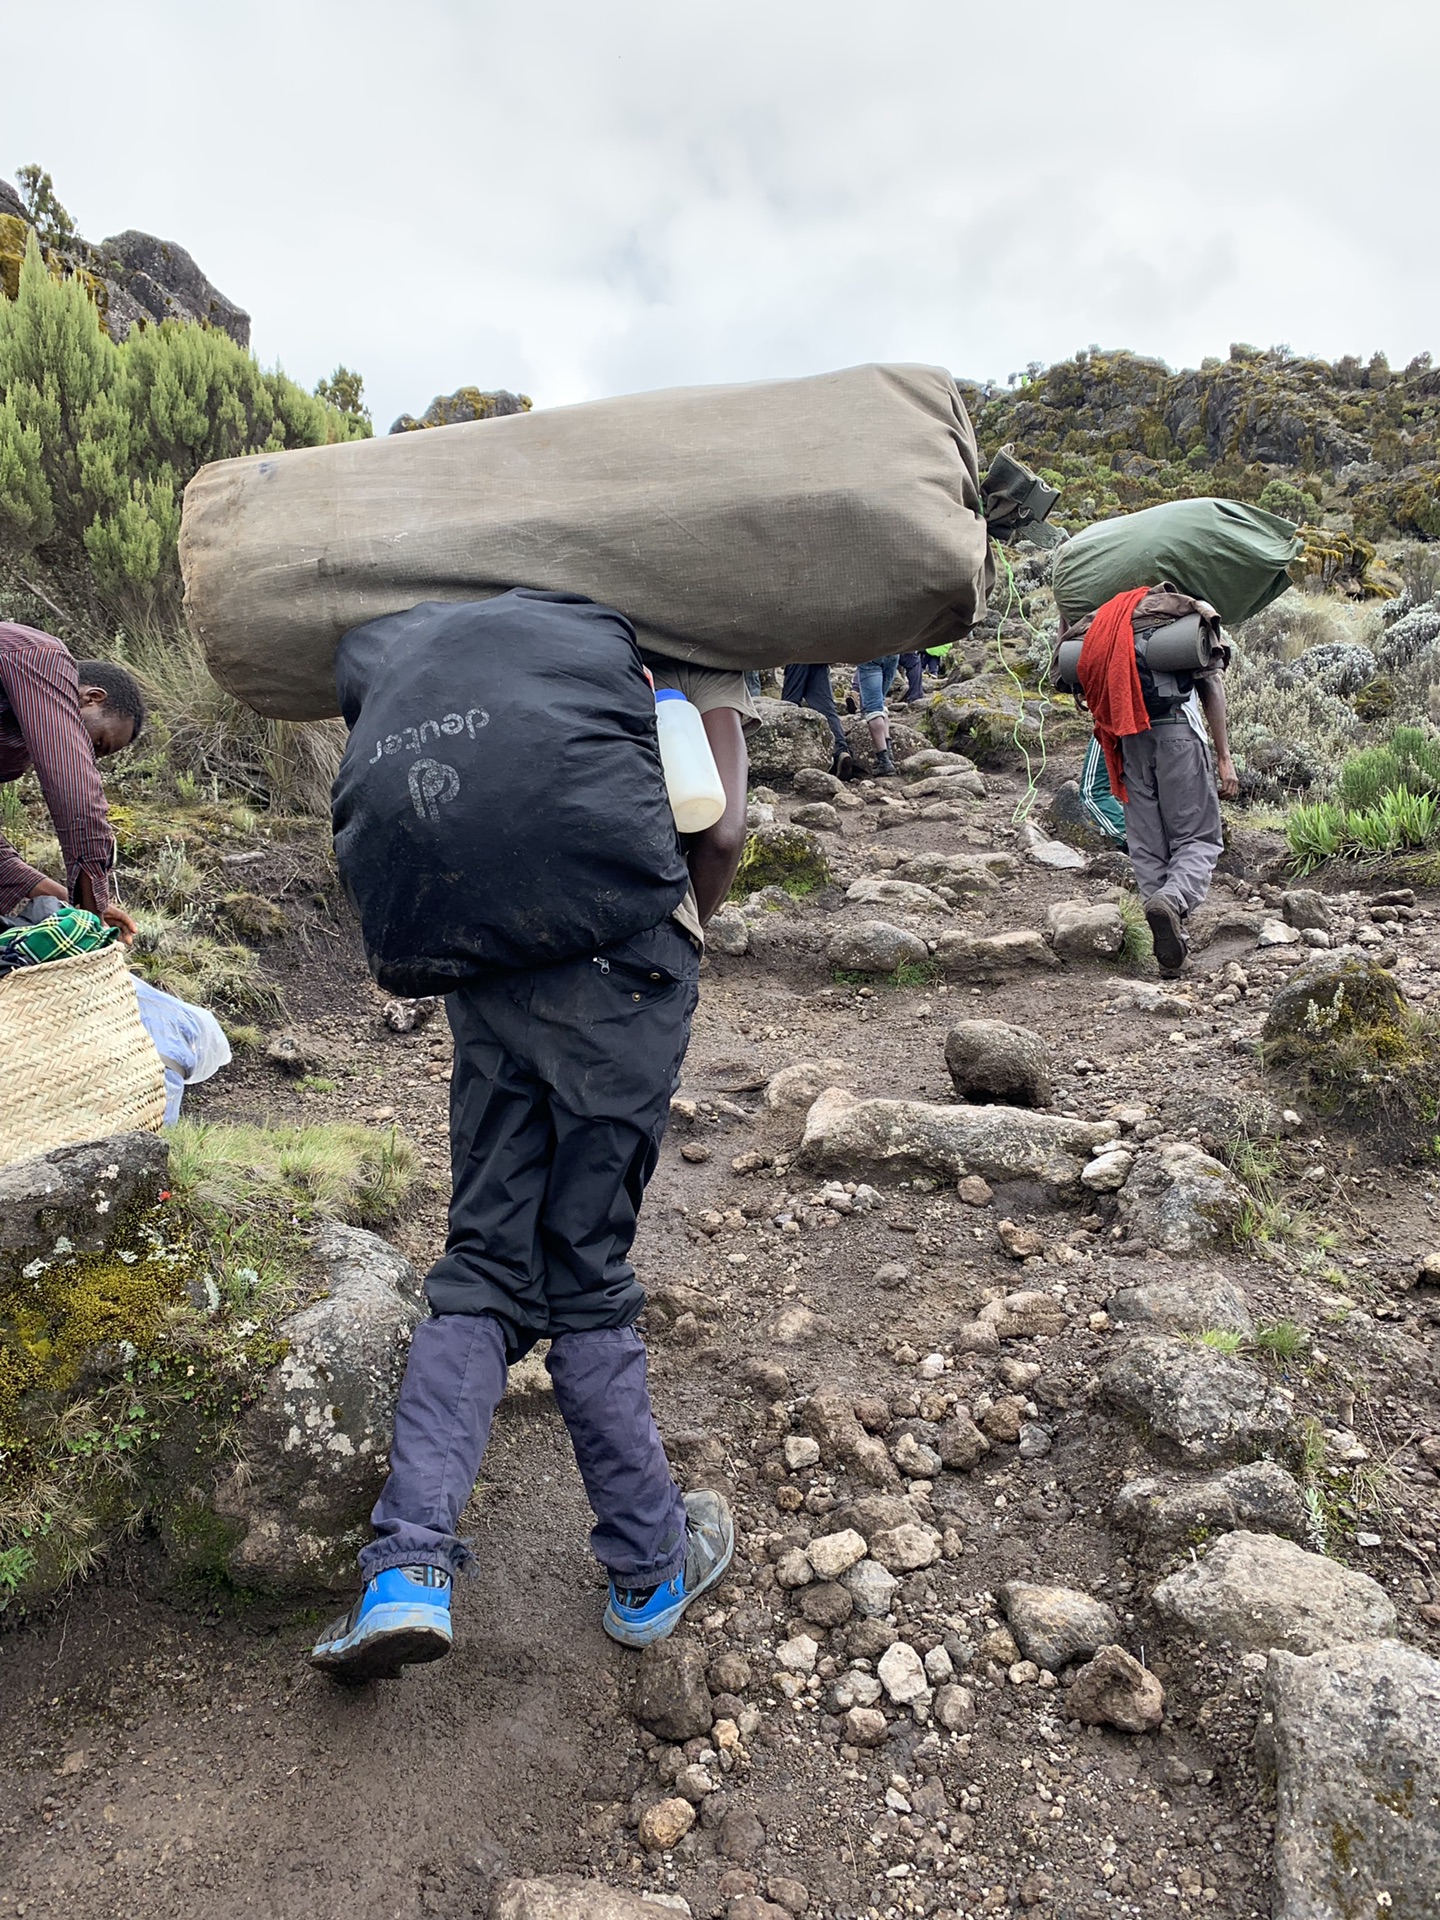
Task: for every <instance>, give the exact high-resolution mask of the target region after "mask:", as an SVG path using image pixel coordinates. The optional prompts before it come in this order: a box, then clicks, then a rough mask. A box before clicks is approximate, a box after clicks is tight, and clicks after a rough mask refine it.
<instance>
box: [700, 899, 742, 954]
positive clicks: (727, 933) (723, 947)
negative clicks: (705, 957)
mask: <svg viewBox="0 0 1440 1920" xmlns="http://www.w3.org/2000/svg"><path fill="white" fill-rule="evenodd" d="M705 945H706V948H707V949H708V950H709V951H711V952H713V953H724V954H728V955H729V956H730V958H731V959H734V960H738V959H739V958H740V956H741V955H742V954H743V953H746V952H748V951H749V947H750V928H749V926H748V924H747V922H746V920H745V917H744V915H743V914H742V913H741V912H740V909H739V908H738V907H721V909H720V911H719V912H718V913H716V914H713V915H712V916H711V918H710V920H709V921H708V923H707V924H706V927H705Z"/></svg>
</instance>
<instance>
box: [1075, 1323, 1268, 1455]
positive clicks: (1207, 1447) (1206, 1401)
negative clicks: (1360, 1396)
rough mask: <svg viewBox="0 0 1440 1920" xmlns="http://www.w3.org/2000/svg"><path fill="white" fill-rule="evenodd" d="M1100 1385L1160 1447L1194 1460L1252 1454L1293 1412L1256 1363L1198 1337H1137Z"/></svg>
mask: <svg viewBox="0 0 1440 1920" xmlns="http://www.w3.org/2000/svg"><path fill="white" fill-rule="evenodd" d="M1100 1390H1101V1392H1102V1394H1103V1395H1104V1397H1105V1399H1106V1400H1107V1401H1108V1402H1109V1403H1110V1405H1111V1406H1113V1407H1115V1408H1116V1409H1117V1410H1118V1411H1119V1412H1120V1413H1122V1414H1124V1415H1126V1417H1127V1418H1129V1419H1131V1420H1133V1421H1134V1422H1135V1423H1136V1425H1137V1426H1139V1427H1140V1428H1141V1430H1142V1431H1143V1432H1144V1433H1145V1435H1146V1437H1147V1438H1148V1440H1149V1442H1150V1444H1151V1446H1152V1447H1153V1448H1154V1449H1155V1451H1156V1452H1157V1453H1159V1454H1161V1455H1162V1456H1167V1457H1169V1458H1171V1459H1174V1460H1176V1461H1181V1462H1184V1463H1186V1464H1188V1465H1191V1466H1207V1467H1208V1466H1218V1465H1224V1464H1227V1463H1229V1462H1231V1461H1237V1460H1248V1459H1253V1458H1254V1457H1255V1456H1256V1455H1257V1454H1261V1453H1265V1452H1267V1451H1269V1450H1270V1449H1272V1448H1274V1447H1277V1446H1279V1445H1280V1444H1281V1442H1282V1441H1283V1440H1284V1439H1285V1438H1286V1436H1287V1435H1288V1433H1289V1432H1290V1429H1291V1426H1292V1423H1293V1418H1294V1416H1293V1412H1292V1409H1291V1406H1290V1402H1289V1401H1288V1400H1287V1399H1286V1398H1285V1396H1284V1395H1283V1394H1281V1393H1279V1392H1278V1391H1277V1390H1276V1389H1275V1388H1274V1387H1272V1386H1271V1385H1270V1383H1269V1381H1268V1380H1267V1379H1266V1377H1265V1375H1264V1374H1263V1373H1262V1372H1261V1371H1260V1369H1259V1368H1258V1367H1256V1366H1252V1365H1251V1363H1250V1362H1249V1361H1248V1360H1241V1359H1239V1358H1238V1357H1237V1356H1235V1355H1234V1354H1228V1353H1222V1352H1219V1351H1218V1350H1217V1349H1216V1348H1214V1347H1207V1346H1204V1345H1201V1344H1200V1343H1198V1342H1197V1343H1196V1344H1194V1345H1191V1344H1190V1343H1189V1342H1187V1341H1183V1340H1170V1339H1164V1338H1159V1337H1154V1338H1149V1339H1141V1340H1135V1341H1133V1342H1132V1343H1131V1344H1130V1346H1128V1347H1127V1348H1126V1349H1125V1351H1124V1352H1123V1353H1121V1354H1119V1355H1117V1357H1116V1358H1115V1359H1114V1360H1112V1361H1110V1363H1109V1364H1108V1365H1107V1366H1106V1367H1105V1368H1104V1370H1103V1371H1102V1372H1101V1375H1100Z"/></svg>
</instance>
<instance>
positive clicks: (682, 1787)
mask: <svg viewBox="0 0 1440 1920" xmlns="http://www.w3.org/2000/svg"><path fill="white" fill-rule="evenodd" d="M675 1791H676V1792H677V1793H678V1794H679V1795H680V1798H681V1799H682V1800H688V1801H689V1802H690V1804H691V1806H692V1807H698V1806H699V1804H700V1802H701V1801H702V1800H703V1799H704V1798H705V1796H706V1795H707V1794H710V1793H713V1792H714V1791H715V1780H714V1776H713V1775H712V1774H711V1773H710V1772H709V1771H708V1769H707V1768H705V1767H701V1766H692V1767H682V1768H681V1769H680V1771H679V1773H677V1774H676V1776H675Z"/></svg>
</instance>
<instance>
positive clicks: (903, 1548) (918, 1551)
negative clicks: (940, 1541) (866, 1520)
mask: <svg viewBox="0 0 1440 1920" xmlns="http://www.w3.org/2000/svg"><path fill="white" fill-rule="evenodd" d="M936 1470H937V1471H938V1470H939V1462H938V1460H937V1462H936ZM870 1554H871V1557H872V1559H874V1560H877V1561H878V1562H879V1563H880V1565H881V1566H882V1567H884V1568H885V1570H886V1571H887V1572H888V1573H915V1572H916V1571H917V1570H918V1569H919V1568H921V1567H929V1566H933V1565H934V1563H935V1562H936V1561H937V1560H938V1559H939V1558H940V1549H939V1547H938V1546H936V1544H935V1540H934V1536H933V1535H932V1534H930V1533H928V1532H927V1531H926V1529H925V1528H924V1527H917V1526H903V1527H891V1528H890V1529H889V1530H888V1531H887V1532H884V1533H877V1534H876V1535H875V1537H874V1539H873V1540H872V1541H871V1542H870Z"/></svg>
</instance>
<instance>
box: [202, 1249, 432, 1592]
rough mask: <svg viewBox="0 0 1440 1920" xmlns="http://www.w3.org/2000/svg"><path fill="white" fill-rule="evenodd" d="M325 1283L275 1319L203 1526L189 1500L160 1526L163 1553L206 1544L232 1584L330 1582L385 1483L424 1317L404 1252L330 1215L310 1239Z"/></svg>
mask: <svg viewBox="0 0 1440 1920" xmlns="http://www.w3.org/2000/svg"><path fill="white" fill-rule="evenodd" d="M314 1257H315V1261H316V1264H317V1266H318V1268H319V1270H320V1273H321V1275H322V1276H323V1278H324V1281H325V1284H326V1287H327V1292H326V1294H325V1295H324V1297H323V1298H321V1299H319V1300H314V1301H312V1302H311V1303H310V1305H309V1306H305V1307H302V1308H301V1309H300V1310H299V1312H298V1313H292V1314H291V1315H290V1316H289V1318H288V1319H286V1320H284V1321H282V1322H281V1325H280V1328H279V1332H280V1336H281V1338H282V1339H283V1340H284V1341H285V1342H286V1352H285V1354H284V1355H283V1357H282V1358H281V1359H280V1360H279V1361H278V1362H277V1364H276V1365H275V1367H274V1369H273V1370H272V1372H271V1374H270V1376H269V1378H268V1380H267V1381H266V1383H265V1386H264V1388H263V1390H262V1392H261V1393H260V1395H259V1397H258V1399H257V1400H256V1401H255V1402H254V1403H253V1404H252V1405H251V1406H250V1407H249V1408H248V1409H247V1410H246V1412H245V1413H244V1415H243V1416H242V1418H241V1421H240V1428H239V1435H238V1444H237V1446H236V1449H235V1457H236V1459H238V1460H239V1461H240V1462H242V1463H243V1464H242V1465H240V1466H238V1467H235V1468H233V1469H231V1470H230V1471H228V1472H226V1473H225V1475H224V1477H223V1478H222V1479H221V1480H220V1481H219V1483H218V1485H216V1487H215V1488H214V1492H213V1496H212V1498H211V1500H210V1502H209V1505H210V1508H211V1512H212V1515H213V1521H214V1524H213V1525H211V1526H208V1527H207V1526H205V1525H203V1524H201V1523H200V1521H199V1516H198V1515H197V1514H196V1513H195V1512H194V1511H192V1510H191V1509H190V1508H189V1507H188V1506H182V1508H181V1509H180V1510H179V1511H178V1512H172V1513H171V1514H170V1515H169V1517H168V1518H167V1519H166V1521H165V1524H164V1531H165V1533H166V1539H167V1546H168V1547H169V1548H170V1550H171V1555H172V1558H176V1559H179V1560H181V1561H184V1560H187V1559H190V1558H192V1557H193V1549H192V1547H191V1546H190V1545H188V1544H187V1543H189V1542H196V1541H201V1542H204V1543H205V1552H206V1553H207V1554H214V1553H215V1552H216V1551H217V1549H218V1547H219V1544H220V1542H222V1541H223V1542H224V1543H225V1544H224V1548H223V1555H222V1564H221V1567H220V1568H218V1569H216V1570H223V1571H224V1572H225V1573H226V1574H227V1575H228V1576H229V1578H230V1579H231V1580H233V1581H234V1582H235V1583H236V1584H237V1585H238V1586H241V1587H255V1588H261V1589H264V1590H266V1591H268V1592H275V1593H302V1592H307V1591H314V1590H315V1589H317V1588H328V1589H331V1590H341V1589H345V1588H348V1587H350V1586H351V1585H353V1583H354V1579H355V1566H354V1556H355V1552H356V1549H357V1548H358V1547H359V1546H360V1545H362V1544H363V1542H364V1541H365V1540H367V1539H368V1538H369V1518H370V1509H371V1507H372V1506H373V1505H374V1503H375V1500H376V1497H377V1495H378V1494H379V1491H380V1488H381V1486H382V1485H383V1484H384V1480H385V1474H386V1467H387V1456H388V1449H389V1445H390V1432H391V1427H392V1425H393V1422H394V1413H395V1397H396V1394H397V1393H398V1391H399V1387H400V1379H401V1376H402V1374H403V1373H404V1371H405V1358H406V1354H407V1351H408V1349H409V1344H410V1335H411V1333H412V1331H413V1330H414V1327H415V1325H416V1322H417V1321H418V1320H419V1319H420V1317H421V1310H420V1306H419V1290H418V1288H417V1286H416V1282H415V1276H414V1274H413V1272H412V1271H411V1268H410V1264H409V1262H408V1261H407V1260H405V1259H403V1258H402V1256H401V1255H399V1254H398V1253H396V1252H395V1250H394V1248H393V1247H391V1246H389V1245H388V1244H387V1243H386V1242H385V1241H384V1240H382V1239H380V1238H379V1236H378V1235H376V1234H372V1233H365V1232H362V1231H361V1230H360V1229H359V1228H358V1227H341V1226H337V1225H334V1224H330V1225H327V1226H324V1227H322V1228H321V1229H320V1230H319V1232H318V1233H317V1235H316V1237H315V1241H314Z"/></svg>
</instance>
